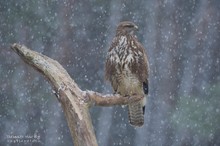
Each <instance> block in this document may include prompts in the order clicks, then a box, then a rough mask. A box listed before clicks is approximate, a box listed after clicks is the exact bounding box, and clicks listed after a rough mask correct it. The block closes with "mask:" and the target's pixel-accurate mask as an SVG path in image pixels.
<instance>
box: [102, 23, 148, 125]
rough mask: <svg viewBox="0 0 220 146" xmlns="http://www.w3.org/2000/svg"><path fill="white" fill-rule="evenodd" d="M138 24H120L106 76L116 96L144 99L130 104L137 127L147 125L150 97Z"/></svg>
mask: <svg viewBox="0 0 220 146" xmlns="http://www.w3.org/2000/svg"><path fill="white" fill-rule="evenodd" d="M137 29H138V27H137V25H135V24H134V23H133V22H130V21H124V22H120V23H119V25H118V27H117V30H116V35H115V37H114V39H113V42H112V44H111V46H110V48H109V50H108V54H107V59H106V64H105V77H106V79H107V80H109V81H110V83H111V85H112V87H113V89H114V91H115V93H118V94H120V95H122V96H128V97H131V96H136V97H137V96H141V97H144V98H143V99H142V100H141V101H137V102H133V103H129V104H128V116H129V122H130V124H131V125H133V126H139V127H140V126H142V125H143V124H144V110H145V104H146V100H147V99H146V98H147V94H148V70H149V69H148V66H149V65H148V59H147V55H146V53H145V49H144V47H143V46H142V45H141V43H140V42H139V41H138V40H137V38H136V36H135V35H134V32H135V31H136V30H137Z"/></svg>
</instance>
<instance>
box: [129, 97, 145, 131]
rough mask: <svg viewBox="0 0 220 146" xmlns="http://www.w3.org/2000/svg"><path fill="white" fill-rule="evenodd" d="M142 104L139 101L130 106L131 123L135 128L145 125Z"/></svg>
mask: <svg viewBox="0 0 220 146" xmlns="http://www.w3.org/2000/svg"><path fill="white" fill-rule="evenodd" d="M141 102H142V101H138V102H134V103H130V104H129V105H128V117H129V122H130V124H131V125H133V126H138V127H141V126H142V125H143V124H144V111H143V109H144V107H143V106H142V104H141Z"/></svg>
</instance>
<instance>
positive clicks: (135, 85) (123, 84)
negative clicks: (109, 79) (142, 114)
mask: <svg viewBox="0 0 220 146" xmlns="http://www.w3.org/2000/svg"><path fill="white" fill-rule="evenodd" d="M118 83H119V86H118V90H117V91H118V92H119V93H120V94H121V95H123V96H126V95H133V94H142V92H143V91H142V84H141V83H140V81H139V79H138V78H137V77H136V75H134V74H131V73H127V72H122V74H120V75H119V78H118Z"/></svg>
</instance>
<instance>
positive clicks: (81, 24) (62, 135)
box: [0, 0, 220, 146]
mask: <svg viewBox="0 0 220 146" xmlns="http://www.w3.org/2000/svg"><path fill="white" fill-rule="evenodd" d="M0 15H1V19H0V24H1V25H0V97H1V100H0V109H1V110H0V119H1V120H0V133H1V135H0V145H11V143H12V142H13V141H12V140H13V138H17V139H22V138H32V140H35V141H36V143H37V144H38V145H42V146H49V145H54V146H59V145H66V146H70V145H73V143H72V139H71V135H70V132H69V129H68V125H67V122H66V120H65V116H64V113H63V111H62V107H61V104H59V103H58V100H57V99H56V97H55V95H54V93H56V91H53V89H52V88H51V87H50V84H49V83H47V81H46V80H45V79H44V77H43V76H41V75H40V74H39V73H38V72H36V71H35V70H33V69H32V68H30V67H28V66H27V65H26V64H25V63H24V62H22V61H21V59H20V58H19V57H18V56H17V55H16V54H15V53H14V52H12V51H11V50H10V49H9V48H10V45H11V44H12V43H15V42H17V43H20V44H24V45H26V46H27V47H29V48H31V49H32V50H35V51H37V52H40V53H42V54H45V55H47V56H49V57H51V58H53V59H55V60H57V61H58V62H60V63H61V64H62V66H63V67H64V68H65V69H66V70H67V71H68V73H69V74H70V76H71V77H72V78H73V79H74V80H75V82H76V83H77V84H78V85H79V87H80V88H81V89H82V90H93V91H97V92H100V93H106V94H107V93H108V94H109V93H112V89H111V88H110V85H109V84H108V83H106V81H105V80H104V62H105V56H106V55H107V50H108V47H109V45H110V44H111V42H112V39H113V37H114V34H115V29H116V26H117V24H118V23H119V22H120V21H122V20H131V21H133V22H135V23H136V24H137V25H138V26H139V31H138V32H137V34H136V35H137V37H138V39H139V40H140V42H142V44H143V46H144V47H145V48H146V52H147V53H148V58H149V63H150V85H149V89H150V94H149V96H148V102H147V105H146V111H145V124H144V126H143V127H142V128H134V127H132V126H130V125H129V123H128V117H127V108H126V107H125V108H122V107H120V106H115V107H103V108H101V107H93V108H91V110H90V113H91V117H92V121H93V125H94V131H95V133H96V136H97V141H98V143H99V145H100V146H102V145H103V146H105V145H106V146H107V145H114V146H134V145H138V146H147V145H150V146H157V145H173V146H175V145H220V140H219V137H220V124H219V123H220V106H219V105H220V53H219V46H220V31H219V30H220V1H219V0H212V1H207V0H189V1H174V0H165V1H155V0H141V1H138V2H137V1H116V0H115V1H113V0H110V1H100V0H90V1H63V2H62V1H58V0H52V1H44V0H38V1H25V0H20V1H12V0H7V1H1V2H0ZM60 89H63V88H60ZM82 104H83V101H82ZM73 120H74V119H73ZM31 136H32V137H31ZM34 138H35V139H34ZM26 140H27V139H26ZM35 141H33V142H35ZM32 144H33V143H31V144H30V145H32ZM17 145H23V144H22V143H20V144H17ZM33 145H34V144H33Z"/></svg>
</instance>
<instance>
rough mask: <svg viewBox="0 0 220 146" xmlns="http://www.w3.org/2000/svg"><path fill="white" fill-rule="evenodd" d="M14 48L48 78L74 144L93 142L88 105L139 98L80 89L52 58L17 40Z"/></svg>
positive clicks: (91, 145)
mask: <svg viewBox="0 0 220 146" xmlns="http://www.w3.org/2000/svg"><path fill="white" fill-rule="evenodd" d="M11 49H12V50H14V51H15V52H16V53H17V54H18V55H19V56H20V57H21V59H22V60H24V61H25V62H26V63H27V64H28V65H30V66H31V67H33V68H34V69H36V70H38V71H39V72H40V73H42V74H43V75H44V76H45V78H46V79H47V80H48V81H49V82H50V84H51V85H52V86H53V89H54V91H55V95H56V97H57V99H58V101H59V102H60V103H61V105H62V108H63V110H64V113H65V116H66V120H67V123H68V126H69V129H70V132H71V135H72V138H73V142H74V146H97V145H98V144H97V140H96V137H95V133H94V130H93V126H92V122H91V118H90V114H89V107H92V106H94V105H97V106H112V105H124V104H128V103H130V102H134V101H138V100H140V97H139V98H138V97H135V96H133V97H122V96H120V95H112V94H108V95H103V94H101V93H97V92H94V91H88V90H87V91H82V90H81V89H80V88H79V87H78V85H77V84H76V83H75V82H74V80H73V79H72V78H71V77H70V76H69V74H68V73H67V71H66V70H65V69H64V68H63V67H62V66H61V65H60V64H59V63H58V62H57V61H55V60H53V59H51V58H49V57H47V56H45V55H42V54H40V53H37V52H35V51H32V50H30V49H28V48H27V47H25V46H23V45H19V44H13V45H12V46H11Z"/></svg>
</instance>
